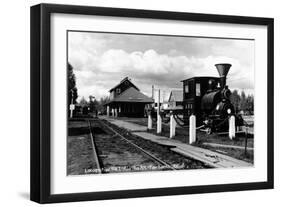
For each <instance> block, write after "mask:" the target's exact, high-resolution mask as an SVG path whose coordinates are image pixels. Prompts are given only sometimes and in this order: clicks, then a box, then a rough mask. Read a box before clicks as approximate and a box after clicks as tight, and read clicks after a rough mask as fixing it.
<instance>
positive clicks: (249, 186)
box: [30, 4, 274, 203]
mask: <svg viewBox="0 0 281 207" xmlns="http://www.w3.org/2000/svg"><path fill="white" fill-rule="evenodd" d="M52 13H67V14H83V15H99V16H111V17H134V18H149V19H165V20H180V21H194V22H207V23H209V22H210V23H214V22H218V23H233V24H247V25H264V26H267V35H268V36H267V45H268V47H267V59H268V64H267V75H268V80H267V81H268V82H267V83H268V84H267V86H265V87H267V93H268V97H267V104H268V106H267V107H268V108H267V114H268V117H267V127H268V131H267V144H268V145H267V176H268V177H267V181H266V182H249V183H238V184H220V185H204V186H186V187H168V188H154V189H137V190H121V191H106V192H85V193H74V194H55V195H52V194H51V193H50V188H51V186H50V164H51V163H50V149H51V143H50V136H51V134H50V130H51V127H50V125H51V124H50V123H51V114H50V112H51V110H50V107H51V105H50V103H51V102H50V100H51V94H50V92H51V91H50V88H51V82H50V80H51V71H50V58H51V57H50V52H51V50H50V47H51V46H50V31H51V27H50V24H51V23H50V15H51V14H52ZM30 24H31V36H30V42H31V56H30V62H31V152H30V157H31V158H30V159H31V169H30V170H31V174H30V192H31V194H30V195H31V197H30V199H31V200H32V201H36V202H39V203H53V202H70V201H86V200H102V199H118V198H134V197H146V196H166V195H179V194H195V193H210V192H224V191H241V190H255V189H271V188H273V186H274V185H273V177H274V170H273V165H274V160H273V155H274V151H273V150H274V147H273V132H274V124H273V122H274V121H273V120H274V117H273V115H274V112H273V110H274V108H273V100H274V96H273V95H274V82H273V80H274V78H273V73H274V72H273V61H274V59H273V56H274V55H273V51H274V48H273V38H274V32H273V29H274V20H273V19H272V18H259V17H245V16H228V15H213V14H195V13H181V12H168V11H152V10H135V9H121V8H104V7H89V6H72V5H56V4H39V5H35V6H32V7H31V22H30Z"/></svg>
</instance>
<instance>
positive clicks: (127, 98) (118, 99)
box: [105, 77, 154, 117]
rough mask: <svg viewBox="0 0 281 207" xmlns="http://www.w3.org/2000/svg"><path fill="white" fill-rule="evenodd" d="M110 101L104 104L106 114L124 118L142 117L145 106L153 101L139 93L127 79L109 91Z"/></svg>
mask: <svg viewBox="0 0 281 207" xmlns="http://www.w3.org/2000/svg"><path fill="white" fill-rule="evenodd" d="M109 92H110V100H109V102H107V103H106V104H105V106H106V108H107V114H110V115H114V116H125V117H143V116H144V115H145V105H146V104H151V103H153V102H154V101H153V99H152V98H149V97H148V96H146V95H144V94H143V93H142V92H140V89H139V88H138V87H137V86H136V85H134V84H133V83H132V82H131V80H129V78H128V77H126V78H124V79H123V80H122V81H121V82H120V83H118V84H117V85H116V86H115V87H113V88H112V89H110V90H109Z"/></svg>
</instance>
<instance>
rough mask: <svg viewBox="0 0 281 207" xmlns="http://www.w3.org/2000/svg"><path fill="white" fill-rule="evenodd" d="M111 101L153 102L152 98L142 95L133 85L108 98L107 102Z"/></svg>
mask: <svg viewBox="0 0 281 207" xmlns="http://www.w3.org/2000/svg"><path fill="white" fill-rule="evenodd" d="M112 102H133V103H153V102H154V101H153V99H152V98H149V97H148V96H146V95H144V94H143V93H141V92H140V91H138V90H137V89H135V88H134V87H131V88H128V89H127V90H125V91H124V92H123V93H121V94H120V95H119V96H117V97H115V98H114V99H112V100H110V101H109V102H108V103H107V104H109V103H112Z"/></svg>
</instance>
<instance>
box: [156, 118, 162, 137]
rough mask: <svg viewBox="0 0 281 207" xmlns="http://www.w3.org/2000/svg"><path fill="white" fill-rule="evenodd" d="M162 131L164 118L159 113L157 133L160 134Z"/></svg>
mask: <svg viewBox="0 0 281 207" xmlns="http://www.w3.org/2000/svg"><path fill="white" fill-rule="evenodd" d="M161 132H162V118H161V116H160V114H159V115H157V134H160V133H161Z"/></svg>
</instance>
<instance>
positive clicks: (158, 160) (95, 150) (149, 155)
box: [87, 118, 177, 173]
mask: <svg viewBox="0 0 281 207" xmlns="http://www.w3.org/2000/svg"><path fill="white" fill-rule="evenodd" d="M93 121H95V122H96V123H95V124H98V125H100V126H101V127H102V128H104V129H107V130H109V131H111V132H112V133H113V134H114V135H113V136H117V137H119V138H120V139H121V140H122V141H124V142H126V144H128V145H130V146H131V147H132V148H135V151H138V153H139V154H142V155H144V156H145V157H146V158H148V159H150V160H152V161H153V162H154V163H157V164H158V165H160V166H163V167H164V168H165V169H169V170H177V169H176V168H174V167H173V166H172V165H170V164H169V163H167V162H165V161H164V160H162V159H161V158H159V157H156V156H155V155H154V154H152V153H151V152H149V151H148V150H145V149H143V148H142V147H141V146H139V145H138V144H136V143H134V142H133V141H131V140H129V139H127V138H126V137H125V136H124V135H122V133H120V132H118V131H117V130H115V129H113V128H112V127H111V126H109V125H108V124H106V123H104V122H103V121H102V120H100V119H98V118H97V119H94V120H93V119H88V120H87V122H88V126H89V131H90V138H91V142H92V148H93V156H94V160H95V162H96V163H97V168H98V169H97V172H98V173H104V172H105V171H104V164H103V162H102V159H101V158H100V154H99V149H98V146H97V143H96V140H95V132H93V131H92V123H91V122H93ZM115 144H116V145H122V143H120V142H119V143H115ZM123 145H124V144H123Z"/></svg>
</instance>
